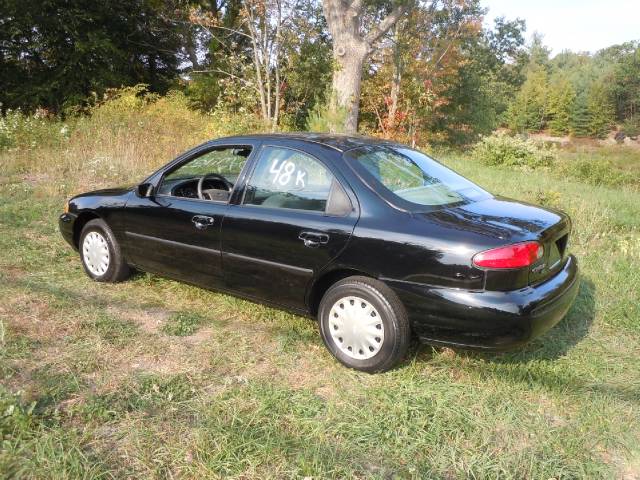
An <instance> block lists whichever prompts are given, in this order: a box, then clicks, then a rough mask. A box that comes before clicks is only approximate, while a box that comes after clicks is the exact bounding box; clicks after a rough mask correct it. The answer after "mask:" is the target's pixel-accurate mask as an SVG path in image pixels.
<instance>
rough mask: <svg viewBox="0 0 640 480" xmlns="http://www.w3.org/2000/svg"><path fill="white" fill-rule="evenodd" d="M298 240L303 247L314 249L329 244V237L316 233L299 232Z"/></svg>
mask: <svg viewBox="0 0 640 480" xmlns="http://www.w3.org/2000/svg"><path fill="white" fill-rule="evenodd" d="M298 238H299V239H300V240H302V241H303V242H304V246H305V247H309V248H315V247H318V246H320V245H325V244H326V243H328V242H329V235H327V234H326V233H317V232H300V235H298Z"/></svg>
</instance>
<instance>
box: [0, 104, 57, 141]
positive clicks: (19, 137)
mask: <svg viewBox="0 0 640 480" xmlns="http://www.w3.org/2000/svg"><path fill="white" fill-rule="evenodd" d="M68 133H69V126H68V125H66V124H64V123H63V122H61V121H59V120H58V119H56V118H55V117H49V116H47V115H46V113H45V112H36V113H35V114H34V115H25V114H23V113H22V112H21V111H20V110H8V111H7V112H6V113H5V115H0V149H10V148H20V149H35V148H38V147H46V146H59V145H60V144H62V143H63V142H64V141H65V140H66V139H67V138H68Z"/></svg>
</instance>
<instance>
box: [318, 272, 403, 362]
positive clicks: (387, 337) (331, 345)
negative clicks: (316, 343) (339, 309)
mask: <svg viewBox="0 0 640 480" xmlns="http://www.w3.org/2000/svg"><path fill="white" fill-rule="evenodd" d="M350 296H351V297H359V298H362V299H364V300H365V301H366V302H369V304H370V305H372V306H373V307H374V308H375V310H376V311H377V313H378V314H379V318H380V320H381V321H382V324H383V326H384V330H383V332H384V339H383V340H382V343H381V346H380V347H378V348H380V349H379V351H377V352H376V353H375V354H374V355H373V356H372V357H370V358H362V359H359V358H353V357H352V356H349V355H347V353H345V352H343V350H342V349H341V348H340V347H339V346H338V344H337V342H336V340H334V338H333V336H332V334H331V331H330V329H331V318H330V313H331V309H332V308H333V307H334V305H340V304H339V303H337V302H338V301H339V300H341V299H344V298H346V297H350ZM352 305H353V303H352ZM362 307H363V308H364V307H365V304H364V303H363V304H362ZM334 315H337V314H335V313H334ZM373 315H374V314H373V313H371V316H373ZM367 318H368V317H367ZM318 323H319V325H320V333H321V335H322V340H323V341H324V343H325V345H326V346H327V349H328V350H329V351H330V352H331V353H332V354H333V356H334V357H336V359H338V361H339V362H340V363H342V364H343V365H345V366H347V367H349V368H353V369H356V370H361V371H363V372H368V373H375V372H384V371H387V370H389V369H391V368H393V367H394V366H396V365H397V364H398V363H399V362H400V361H401V360H402V359H403V358H404V356H405V354H406V353H407V349H408V347H409V344H410V342H411V328H410V326H409V320H408V318H407V312H406V310H405V308H404V305H403V304H402V302H400V299H399V298H398V296H397V295H396V294H395V293H394V292H393V290H391V289H390V288H389V287H387V286H386V285H385V284H384V283H382V282H380V281H378V280H375V279H373V278H369V277H362V276H353V277H348V278H345V279H343V280H340V281H339V282H336V283H335V284H334V285H333V286H332V287H331V288H329V290H327V292H326V293H325V294H324V296H323V297H322V301H321V302H320V307H319V309H318ZM376 327H379V325H377V326H376ZM334 328H337V327H335V326H334ZM338 340H339V341H341V338H340V339H338ZM376 340H378V339H377V338H376ZM343 345H344V344H343ZM343 348H344V347H343ZM369 348H371V349H373V347H369ZM360 353H362V350H360Z"/></svg>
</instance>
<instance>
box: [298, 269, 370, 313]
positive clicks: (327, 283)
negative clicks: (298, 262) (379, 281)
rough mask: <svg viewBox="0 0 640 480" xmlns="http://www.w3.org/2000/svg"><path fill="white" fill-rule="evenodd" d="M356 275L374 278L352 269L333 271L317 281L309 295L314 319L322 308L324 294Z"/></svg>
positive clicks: (310, 308)
mask: <svg viewBox="0 0 640 480" xmlns="http://www.w3.org/2000/svg"><path fill="white" fill-rule="evenodd" d="M354 275H358V276H361V277H369V278H374V277H372V276H371V275H368V274H366V273H364V272H361V271H359V270H354V269H350V268H341V269H338V270H332V271H330V272H327V273H325V274H324V275H322V276H321V277H320V278H319V279H318V280H316V281H315V283H314V284H313V286H312V287H311V293H310V294H309V312H310V313H311V315H313V316H314V317H315V316H316V315H317V314H318V307H319V306H320V301H321V300H322V297H323V296H324V294H325V293H326V292H327V290H329V288H331V286H332V285H333V284H335V283H336V282H339V281H340V280H343V279H345V278H347V277H352V276H354Z"/></svg>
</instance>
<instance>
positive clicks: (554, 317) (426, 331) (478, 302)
mask: <svg viewBox="0 0 640 480" xmlns="http://www.w3.org/2000/svg"><path fill="white" fill-rule="evenodd" d="M385 282H386V283H387V285H389V286H390V287H391V288H392V289H393V290H394V291H395V292H396V294H397V295H398V296H399V297H400V299H401V300H402V302H403V303H404V305H405V307H406V309H407V312H408V314H409V319H410V321H411V325H412V328H413V331H414V332H415V333H416V334H417V336H418V337H419V338H420V340H421V341H423V342H425V343H431V344H436V345H448V346H453V347H461V348H474V349H483V350H498V351H499V350H509V349H513V348H517V347H519V346H521V345H523V344H525V343H526V342H528V341H530V340H531V339H533V338H535V337H538V336H540V335H542V334H543V333H544V332H546V331H547V330H549V329H550V328H551V327H553V326H554V325H555V324H557V323H558V322H559V321H560V320H561V319H562V318H563V317H564V316H565V315H566V313H567V312H568V310H569V308H570V307H571V304H572V303H573V301H574V300H575V298H576V295H577V294H578V289H579V284H580V282H579V275H578V264H577V261H576V259H575V257H574V256H572V255H570V256H569V257H568V258H567V260H566V262H565V265H564V267H563V268H562V270H561V271H559V272H558V273H557V274H556V275H554V276H553V277H551V278H550V279H548V280H546V281H545V282H543V283H540V284H538V285H535V286H528V287H525V288H522V289H519V290H513V291H509V292H495V291H486V290H482V291H478V290H473V291H472V290H461V289H454V288H442V287H433V286H427V285H421V284H417V283H413V282H405V281H397V280H389V279H385Z"/></svg>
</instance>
